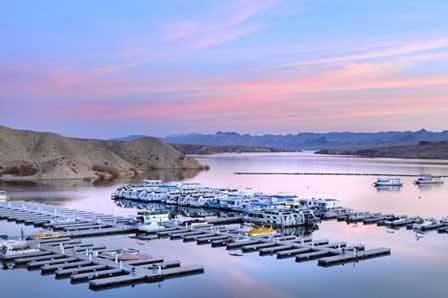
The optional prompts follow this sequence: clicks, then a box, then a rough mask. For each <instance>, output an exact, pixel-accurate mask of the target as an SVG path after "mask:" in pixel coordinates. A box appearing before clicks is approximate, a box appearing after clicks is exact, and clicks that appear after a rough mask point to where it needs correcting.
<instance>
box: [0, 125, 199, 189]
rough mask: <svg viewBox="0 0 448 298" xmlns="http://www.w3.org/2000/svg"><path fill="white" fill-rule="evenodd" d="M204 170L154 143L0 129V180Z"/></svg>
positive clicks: (152, 140) (147, 139)
mask: <svg viewBox="0 0 448 298" xmlns="http://www.w3.org/2000/svg"><path fill="white" fill-rule="evenodd" d="M200 168H203V166H202V165H201V164H200V163H199V162H198V161H196V160H195V159H192V158H190V157H187V156H185V155H184V154H183V153H180V152H178V151H177V150H176V149H174V148H173V147H172V146H170V145H168V144H165V143H163V142H161V141H160V140H159V139H156V138H151V137H144V138H140V139H136V140H132V141H127V142H126V141H104V140H93V139H77V138H67V137H64V136H61V135H58V134H54V133H47V132H35V131H27V130H16V129H11V128H7V127H4V126H0V179H3V180H19V179H22V180H24V179H33V180H34V179H35V180H38V179H90V180H93V181H96V180H109V179H113V178H116V177H119V176H121V177H123V176H137V175H139V174H141V173H144V172H147V171H150V170H160V169H200Z"/></svg>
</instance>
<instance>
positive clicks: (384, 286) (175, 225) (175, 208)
mask: <svg viewBox="0 0 448 298" xmlns="http://www.w3.org/2000/svg"><path fill="white" fill-rule="evenodd" d="M226 158H228V157H226ZM216 159H217V160H219V157H216ZM208 162H209V161H208ZM211 164H212V165H213V163H211ZM305 164H306V163H305ZM213 167H215V168H216V167H217V165H213ZM425 172H429V171H425ZM215 173H216V172H215ZM225 175H228V173H227V172H226V173H225ZM201 177H202V178H200V179H199V178H198V179H196V180H193V181H192V182H188V183H190V188H193V185H196V187H197V186H198V185H200V187H204V188H208V189H211V188H218V189H234V190H235V191H234V192H235V193H238V192H244V193H246V194H251V193H252V194H253V193H256V192H257V191H255V190H258V189H261V190H263V194H265V195H268V196H269V198H268V201H269V203H270V204H272V205H271V206H269V205H266V204H260V201H261V199H262V198H263V197H262V196H258V198H257V200H258V202H257V200H252V201H251V200H250V196H247V195H246V196H244V199H247V200H248V201H251V202H252V203H255V204H256V205H255V206H256V207H255V209H256V210H261V209H262V208H269V209H275V208H277V207H279V209H280V210H282V208H284V205H286V203H287V202H290V203H289V206H290V208H291V209H292V208H299V209H302V210H304V209H303V208H305V209H311V210H312V211H313V214H314V216H316V217H317V218H319V222H316V223H314V224H313V225H311V226H310V225H300V226H285V227H282V226H277V227H274V226H271V227H269V228H268V227H266V224H264V225H263V224H262V223H255V222H252V221H250V220H249V219H248V214H249V212H250V211H249V209H247V207H250V205H247V204H245V203H244V202H243V201H244V200H240V203H239V204H230V206H231V208H234V209H225V208H217V205H216V204H215V206H214V207H208V206H200V205H201V204H191V206H189V205H187V204H186V202H185V203H183V205H178V204H174V203H175V201H174V200H171V201H170V202H155V201H152V202H148V201H143V200H137V199H132V200H131V199H118V198H117V199H115V200H111V199H110V194H111V193H113V192H115V190H116V189H117V188H120V187H123V186H125V185H116V186H115V185H113V186H106V187H100V188H72V189H71V188H70V187H67V186H64V193H62V192H59V193H58V192H48V193H49V195H48V197H47V193H45V196H40V197H39V193H33V192H30V191H27V192H24V193H18V192H17V191H16V190H15V189H14V188H7V191H8V194H9V199H8V201H6V202H2V207H3V206H8V204H9V206H13V207H15V209H14V210H13V211H12V212H11V214H10V215H9V216H8V218H6V217H5V215H7V214H5V212H2V211H5V210H6V211H7V212H6V213H9V212H10V211H9V210H7V208H6V209H4V208H1V210H0V214H2V216H3V217H2V218H3V219H2V220H0V226H2V227H3V228H2V232H0V234H5V235H8V234H9V239H16V238H14V236H11V235H19V234H20V231H19V230H20V229H22V228H23V229H24V230H25V233H24V236H25V237H24V238H28V239H30V240H27V241H31V242H33V241H37V240H39V241H41V243H45V242H47V241H50V242H51V241H54V239H44V238H45V237H50V236H56V235H55V234H58V235H57V236H58V237H60V239H62V240H64V241H65V242H66V244H65V245H64V249H65V252H64V253H67V252H68V251H69V252H70V253H71V251H70V250H71V249H72V248H70V247H74V249H75V250H76V251H77V252H78V253H79V254H81V255H85V254H86V249H88V250H89V251H92V252H95V251H97V252H98V254H100V253H102V252H110V251H113V250H122V251H126V252H127V253H128V255H132V254H135V253H136V252H135V251H139V253H138V254H141V255H150V256H152V260H155V261H158V262H163V263H165V265H167V266H168V267H169V266H177V267H172V268H168V267H167V268H166V269H163V268H162V271H163V270H169V269H176V268H179V266H178V265H177V264H179V265H180V267H182V268H187V269H189V268H190V269H191V268H192V266H193V267H194V266H199V267H202V268H203V269H204V273H203V274H197V273H191V274H187V276H186V277H185V278H177V277H181V276H183V275H178V276H175V277H176V278H174V276H172V275H169V276H171V277H173V278H169V276H167V277H166V279H164V280H152V281H150V280H149V279H148V280H146V281H145V280H143V279H141V276H137V277H136V278H135V279H134V278H132V274H130V275H129V274H123V273H122V271H121V269H120V266H119V264H120V262H118V263H115V260H114V258H113V257H112V258H111V256H110V255H109V254H107V255H108V256H107V258H106V260H107V262H112V263H115V264H118V266H117V265H114V266H111V267H108V268H107V269H105V268H104V267H102V266H107V264H106V265H105V264H104V263H95V264H90V263H89V260H88V258H87V259H85V258H84V259H82V260H79V259H78V258H77V257H73V256H70V255H68V256H65V257H61V255H62V253H61V249H60V247H59V246H58V245H54V246H52V247H51V249H52V250H55V253H54V254H52V255H48V253H44V254H42V255H37V256H34V257H33V258H38V259H37V260H34V261H32V262H30V263H23V262H26V259H27V258H28V257H26V256H25V257H23V258H22V259H23V260H20V261H19V262H20V264H15V263H14V264H12V266H13V267H17V268H19V270H14V269H12V270H8V269H7V270H3V271H0V276H1V278H2V279H5V280H11V279H14V278H16V277H15V276H18V277H19V278H20V276H25V278H26V279H27V280H30V281H32V283H35V284H42V285H43V289H44V291H46V293H50V291H53V290H54V289H55V288H63V289H65V292H66V293H67V296H68V297H75V296H87V297H90V296H89V295H91V294H89V293H92V292H91V291H90V290H95V293H94V294H95V296H98V297H102V296H104V297H106V296H107V297H109V296H112V297H120V296H121V295H125V294H131V293H138V295H149V294H152V295H158V296H159V295H160V296H161V297H169V296H173V295H174V296H175V292H176V291H177V289H182V291H186V293H190V294H194V295H196V296H198V297H204V298H205V297H206V296H209V295H212V294H213V291H211V290H207V289H205V288H204V287H203V285H204V283H205V284H210V287H212V288H213V289H215V288H216V289H219V291H220V292H222V293H226V294H223V297H234V296H235V295H233V294H230V293H229V292H230V291H232V290H231V288H229V287H228V285H229V284H230V283H231V282H233V280H232V278H233V276H234V275H236V276H238V279H237V280H238V282H239V283H240V284H242V287H243V288H241V289H240V291H241V292H239V293H240V294H241V295H249V296H250V295H252V294H253V293H256V295H257V297H278V296H283V297H294V296H295V295H296V294H297V292H298V291H301V292H304V293H307V294H310V295H311V294H312V293H315V292H316V286H318V285H319V283H317V284H316V283H315V282H316V280H320V278H325V280H326V283H328V284H329V285H330V287H331V289H332V290H331V291H329V290H328V291H327V290H326V288H319V290H318V292H319V293H326V294H323V295H326V296H328V295H333V294H332V293H333V292H334V291H335V290H337V291H344V289H345V288H346V287H350V288H351V289H353V290H352V291H349V292H345V293H346V296H347V297H355V296H353V295H355V294H356V295H357V296H359V295H361V294H362V293H363V292H364V289H365V287H364V286H360V285H362V284H363V280H366V279H368V280H371V281H372V282H373V283H375V284H376V285H381V289H378V290H377V291H379V293H383V294H384V293H386V291H388V292H390V291H391V289H393V288H394V286H393V284H390V283H383V281H384V277H387V279H388V280H391V281H393V280H394V278H395V277H394V275H395V274H398V273H397V272H399V275H400V276H402V278H403V280H404V281H405V282H406V283H407V282H410V280H412V278H413V275H412V274H410V272H416V271H418V270H425V272H428V277H430V278H431V279H432V280H433V281H434V282H436V283H437V282H438V281H439V280H440V278H441V277H440V276H439V275H437V274H433V273H432V271H431V269H430V268H432V267H434V266H436V267H437V266H439V267H440V265H439V263H435V262H433V261H432V258H430V257H428V256H426V255H425V253H426V252H430V254H431V255H432V254H434V255H437V256H438V258H439V259H440V258H441V259H442V260H443V258H444V257H443V252H440V253H438V252H437V251H434V248H433V247H432V245H434V243H436V244H437V245H438V247H441V248H443V247H444V245H445V242H446V235H447V234H446V233H447V232H448V228H447V227H446V226H445V225H444V222H442V221H443V219H444V217H446V212H444V209H443V208H432V207H431V202H432V201H436V199H437V200H438V201H440V202H444V201H443V200H442V199H443V197H441V198H438V197H436V198H434V195H438V194H439V193H442V194H443V193H444V188H445V186H442V185H441V186H439V185H436V186H434V188H433V187H432V186H427V187H424V188H423V187H422V188H420V187H410V186H409V185H412V183H413V181H414V180H415V179H410V178H411V177H409V178H408V179H407V178H403V180H402V181H403V183H404V184H405V185H406V186H405V187H403V188H402V190H401V191H400V192H397V193H395V192H394V193H392V192H381V193H379V192H376V191H375V188H373V187H372V186H371V183H372V181H373V179H371V178H369V177H366V179H364V178H363V177H356V176H354V177H353V178H331V177H330V176H329V177H328V179H339V180H338V181H337V183H335V184H334V185H335V186H336V185H337V193H338V194H339V193H340V194H341V195H337V196H335V195H332V193H333V192H331V191H329V190H331V187H332V184H331V183H324V182H323V183H320V182H319V183H317V184H312V183H310V182H307V181H303V182H301V183H299V184H297V185H296V184H294V187H291V186H292V185H293V184H292V183H295V182H292V180H291V181H289V180H287V179H288V178H285V177H281V176H279V177H278V178H274V177H271V178H269V179H270V180H267V181H264V180H263V178H260V179H261V181H260V184H256V183H258V178H257V180H254V181H251V180H250V179H248V178H249V176H247V178H245V177H243V176H241V177H239V178H238V180H239V179H241V182H240V183H235V182H232V180H228V181H229V182H228V183H226V182H224V183H223V181H225V180H224V179H226V178H225V177H227V176H225V177H224V176H220V175H217V177H216V178H213V179H212V180H210V178H207V177H206V176H201ZM235 177H237V176H235ZM229 179H233V178H232V176H229ZM235 179H236V178H235ZM271 179H272V180H271ZM285 179H286V180H285ZM322 179H325V178H322ZM199 181H201V182H203V183H204V184H198V182H199ZM328 181H331V180H328ZM141 183H143V182H141ZM163 183H166V184H174V185H175V184H178V183H184V182H163ZM288 183H291V184H288ZM138 184H139V183H136V184H135V185H138ZM261 184H263V185H264V186H265V187H263V185H261ZM126 185H127V184H126ZM222 185H234V186H233V187H228V186H227V187H225V188H223V187H222ZM277 185H278V187H277ZM308 186H309V187H310V188H309V189H308ZM354 187H358V189H357V191H356V192H357V193H359V191H360V190H359V189H361V191H363V192H362V194H361V195H358V194H357V195H356V196H357V197H358V196H359V199H357V200H353V197H351V194H350V192H347V190H350V189H351V188H354ZM248 188H251V189H248ZM30 189H32V188H30ZM67 189H69V191H68V192H67V191H66V190H67ZM44 191H45V189H44ZM413 192H415V193H416V194H415V195H414V194H413ZM259 193H261V192H259ZM294 193H297V194H298V195H297V196H294V195H292V194H294ZM417 193H419V195H421V196H422V199H418V196H417ZM319 194H323V196H319ZM274 196H275V197H274ZM24 198H26V201H24V200H23V199H24ZM53 198H54V199H53ZM63 198H67V199H66V201H64V203H56V202H61V200H62V199H63ZM68 198H70V199H68ZM72 198H73V199H72ZM83 198H89V200H84V199H83ZM313 198H314V199H313ZM319 198H327V199H326V200H320V199H319ZM332 198H337V200H334V199H332ZM363 198H368V199H369V200H368V201H367V200H366V201H365V202H366V203H362V204H359V202H364V201H363ZM207 199H211V198H210V197H208V198H207ZM88 202H94V203H92V204H89V203H88ZM191 202H193V201H191ZM201 202H204V201H203V200H202V201H201ZM367 202H372V204H370V205H369V204H368V203H367ZM215 203H216V202H215ZM241 203H243V204H241ZM391 203H396V204H391ZM416 204H419V205H418V208H414V206H416ZM39 205H40V206H39ZM282 205H283V207H282ZM324 205H326V206H327V208H328V210H326V211H325V212H323V211H322V210H320V208H322V206H324ZM228 206H229V205H228ZM241 206H242V207H243V208H240V207H241ZM341 206H343V207H341ZM372 206H373V207H372ZM375 206H380V207H381V208H375ZM39 207H40V208H41V210H40V212H38V210H39ZM348 207H349V208H348ZM413 208H414V209H413ZM23 209H25V210H23ZM55 209H56V214H55ZM245 209H246V210H247V211H245ZM362 210H368V211H362ZM31 211H33V212H31ZM420 211H423V213H420ZM142 212H143V214H142ZM154 212H155V213H154ZM282 212H283V210H282ZM425 212H426V213H425ZM30 213H31V214H30ZM139 213H140V218H139ZM146 213H147V214H146ZM151 213H154V215H155V216H156V217H155V218H153V217H151ZM145 214H146V215H147V217H146V221H145V219H144V218H141V216H144V215H145ZM167 214H168V219H169V220H168V221H166V215H167ZM406 214H409V215H406ZM412 214H419V216H413V215H412ZM266 215H267V214H266ZM403 219H405V220H406V221H407V220H409V219H410V221H409V222H408V223H407V225H402V223H403ZM16 220H17V221H19V222H17V221H16ZM386 221H390V222H392V221H397V224H398V225H396V226H392V225H385V223H386ZM410 222H413V223H412V224H411V223H410ZM145 226H146V227H145ZM160 226H163V227H162V228H161V227H160ZM257 226H258V227H257ZM263 226H265V227H264V229H265V230H263V229H262V230H261V232H264V233H265V235H260V236H258V237H250V236H248V234H247V233H248V232H249V231H250V230H256V229H257V228H261V227H263ZM124 227H125V228H130V229H131V230H127V231H126V229H123V228H124ZM108 229H111V230H110V233H109V234H108V233H104V234H103V232H102V231H103V230H104V231H105V232H107V231H108ZM158 229H159V230H158ZM271 229H272V230H275V232H272V231H271ZM119 230H122V231H123V232H122V233H119ZM81 232H84V234H81ZM68 233H72V235H69V234H68ZM76 233H77V235H79V237H76V236H75V234H76ZM90 233H93V234H90ZM89 234H90V236H89ZM95 234H97V235H95ZM33 236H34V237H37V239H34V240H33V238H32V237H33ZM6 237H8V236H6ZM8 241H10V240H8ZM302 241H303V243H302ZM55 244H56V243H55ZM42 245H43V244H41V246H42ZM328 245H331V247H327V246H328ZM131 248H132V250H131ZM31 249H36V247H31ZM341 250H342V254H340V251H341ZM409 250H411V251H418V252H419V254H418V255H414V254H413V253H409ZM336 252H337V253H338V254H336V255H334V254H333V253H336ZM365 252H367V253H365ZM49 256H50V257H51V259H48V257H49ZM92 257H93V258H94V257H95V255H93V256H92ZM139 258H140V257H139ZM161 259H163V261H162V260H161ZM146 261H147V260H126V261H125V260H123V264H125V263H126V264H128V263H130V262H135V263H136V265H137V264H143V265H142V266H150V265H151V264H148V265H144V264H145V263H146ZM47 262H48V264H47ZM69 263H70V264H69ZM442 263H443V262H440V264H442ZM61 264H63V265H64V266H66V267H64V268H59V267H61V266H59V267H58V266H57V265H61ZM195 264H199V265H195ZM10 265H11V264H10ZM45 265H48V266H45ZM43 266H45V270H44V271H45V273H44V275H45V276H49V277H50V279H48V278H47V277H45V276H44V277H42V276H41V275H40V274H37V273H38V272H40V273H42V272H43V271H42V269H43V268H44V267H43ZM73 266H75V267H73ZM77 266H80V267H83V268H84V267H87V268H86V269H82V270H93V271H87V272H78V271H76V273H74V272H72V270H74V269H76V268H77ZM92 266H100V267H92ZM21 268H30V269H29V270H31V271H28V270H23V269H21ZM32 268H35V269H32ZM411 268H412V269H411ZM422 268H425V269H422ZM59 269H62V270H66V271H62V270H61V272H60V273H59V274H58V278H60V279H61V280H60V281H54V280H53V279H54V278H56V271H57V270H59ZM95 270H96V271H95ZM152 270H155V269H154V268H150V270H149V271H150V272H151V271H152ZM35 271H36V272H35ZM80 271H81V270H80ZM64 272H65V273H64ZM165 272H166V273H169V271H165ZM245 272H250V276H251V277H252V278H254V280H256V284H250V283H249V280H247V279H245V278H246V277H243V278H240V277H239V276H241V274H244V273H245ZM408 272H409V273H408ZM67 274H70V275H69V276H68V277H67ZM95 277H96V278H95ZM108 278H114V279H115V280H116V283H113V284H112V285H106V286H103V284H102V283H100V281H101V280H102V279H105V280H106V281H107V279H108ZM121 279H124V280H125V281H123V282H122V281H120V280H121ZM94 280H95V282H97V285H98V287H97V288H94V286H92V288H91V287H90V282H91V281H94ZM297 280H299V281H300V286H299V285H298V284H299V283H297ZM349 280H350V282H348V281H349ZM67 281H68V282H67ZM147 282H148V283H147ZM235 282H236V280H235ZM135 283H137V284H140V285H138V286H136V287H133V286H134V285H135ZM248 283H249V284H248ZM269 283H272V284H273V286H274V287H275V289H277V288H278V289H282V290H283V291H286V293H287V294H285V295H283V294H278V293H275V294H274V293H273V292H272V291H270V290H269V289H266V288H265V287H263V290H262V291H261V290H260V291H257V290H256V288H258V287H260V285H261V284H269ZM296 283H297V286H295V285H296ZM71 284H74V285H77V284H80V285H79V286H72V285H71ZM354 284H356V285H357V286H355V285H354ZM13 285H14V282H10V283H9V284H8V285H5V287H6V289H7V291H13V290H15V291H17V292H18V293H20V292H24V291H23V290H22V289H21V288H20V286H18V285H16V286H15V287H13ZM189 285H192V286H191V287H190V286H189ZM193 285H194V286H193ZM89 289H90V290H89ZM102 289H108V290H107V291H98V290H102ZM112 289H113V290H112ZM287 289H291V290H287ZM428 290H429V291H433V292H432V293H436V289H435V288H428V287H427V288H425V291H428ZM402 291H404V292H405V293H407V296H409V297H415V298H418V296H419V295H420V294H421V293H422V291H419V290H417V291H412V292H411V291H406V290H402ZM442 292H443V290H442ZM442 292H440V293H442ZM102 293H104V294H102ZM201 293H203V295H202V294H201ZM42 295H43V294H42ZM204 295H205V296H204ZM238 296H239V295H238ZM383 296H384V297H388V296H387V294H384V295H383ZM432 296H434V297H439V296H438V295H437V294H434V295H432Z"/></svg>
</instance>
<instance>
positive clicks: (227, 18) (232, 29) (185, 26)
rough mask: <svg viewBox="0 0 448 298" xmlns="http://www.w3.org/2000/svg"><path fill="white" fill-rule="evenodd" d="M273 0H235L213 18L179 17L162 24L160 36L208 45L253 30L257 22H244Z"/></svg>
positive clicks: (274, 0)
mask: <svg viewBox="0 0 448 298" xmlns="http://www.w3.org/2000/svg"><path fill="white" fill-rule="evenodd" d="M277 2H278V1H277V0H258V1H255V0H239V1H234V2H233V3H231V4H230V5H229V6H230V7H231V9H230V10H226V9H222V12H220V13H219V14H218V15H214V16H213V18H208V19H203V20H197V21H196V20H195V21H193V20H181V21H176V22H174V23H171V24H168V25H166V26H164V27H163V28H162V31H161V33H162V39H164V40H165V41H168V42H171V43H177V44H178V45H181V46H183V47H191V48H208V47H213V46H217V45H220V44H223V43H227V42H230V41H233V40H235V39H238V38H240V37H243V36H246V35H249V34H251V33H254V32H257V31H259V30H261V29H262V28H263V26H262V25H260V24H246V22H248V20H249V19H250V18H252V17H253V16H255V15H256V14H258V13H260V12H262V11H265V10H268V9H269V8H271V7H273V6H274V5H275V4H276V3H277Z"/></svg>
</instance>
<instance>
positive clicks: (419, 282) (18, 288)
mask: <svg viewBox="0 0 448 298" xmlns="http://www.w3.org/2000/svg"><path fill="white" fill-rule="evenodd" d="M197 158H198V159H199V160H200V161H201V162H202V163H205V164H208V165H209V166H210V170H209V171H206V172H201V173H200V174H199V175H197V176H195V177H193V178H190V179H188V181H196V182H201V183H202V184H204V185H210V186H222V187H228V186H230V187H237V188H241V189H244V188H251V189H253V190H257V191H263V192H267V193H278V192H287V193H296V194H297V195H299V196H300V197H331V198H336V199H338V200H339V201H340V205H342V206H344V207H350V208H353V209H356V210H360V211H371V212H374V211H378V212H384V213H394V214H406V215H419V216H424V217H442V216H448V183H447V184H444V185H439V186H433V187H418V186H416V185H414V184H413V180H414V179H415V178H410V177H409V178H403V183H404V185H403V187H402V188H401V189H399V190H397V189H391V190H383V191H378V190H376V189H375V188H374V187H373V186H372V183H373V182H374V180H375V177H370V176H299V175H297V176H296V175H266V176H262V175H235V174H234V172H329V173H330V172H362V173H372V172H373V173H396V174H416V175H422V174H428V173H429V174H434V175H448V163H446V162H441V161H423V160H394V159H362V158H356V157H342V156H318V155H313V154H311V153H307V152H305V153H269V154H268V153H266V154H222V155H211V156H200V157H197ZM116 187H117V185H107V186H95V187H93V186H88V185H86V184H85V183H84V182H81V181H57V182H48V183H47V184H45V185H41V186H28V187H26V186H18V185H17V186H14V185H12V186H11V185H10V186H5V185H2V186H1V188H2V189H5V190H7V191H8V192H9V194H10V195H11V196H12V198H13V199H20V200H33V201H40V202H45V203H49V204H57V205H63V206H66V207H70V208H79V209H85V210H91V211H99V212H105V213H110V214H115V215H133V214H135V212H136V211H135V209H133V208H121V207H119V206H117V205H116V204H115V203H114V202H112V201H111V200H110V194H111V193H112V191H113V190H114V189H115V188H116ZM19 229H20V226H19V225H17V224H13V223H6V222H0V234H9V235H18V234H19ZM25 231H26V233H31V232H33V231H35V229H34V228H31V227H29V226H26V227H25ZM312 236H313V238H315V239H328V240H333V241H347V242H348V243H350V244H365V245H366V246H367V248H369V247H370V248H376V247H388V248H391V249H392V254H391V256H387V257H383V258H378V259H371V260H367V261H363V262H360V263H353V264H346V265H344V266H336V267H330V268H322V267H318V266H317V262H316V261H311V262H306V263H295V262H294V259H285V260H277V259H276V258H275V257H272V256H266V257H260V256H259V255H258V254H246V255H244V256H242V257H235V256H230V255H229V254H228V253H227V252H226V250H225V249H224V248H210V247H209V246H198V245H196V244H194V243H183V242H179V241H170V240H156V241H152V242H149V243H146V244H144V245H142V243H140V242H137V241H136V240H133V239H129V238H128V237H126V236H114V237H104V238H97V239H95V240H93V241H95V242H97V243H104V244H110V245H112V246H113V245H114V244H115V245H116V246H118V245H120V246H127V247H136V248H138V249H140V250H141V251H144V252H146V253H148V254H151V255H154V256H166V258H167V259H174V260H176V259H177V260H180V261H181V262H182V263H183V264H185V265H188V264H201V265H203V266H204V267H205V273H204V274H202V275H195V276H189V277H185V278H178V279H172V280H166V281H163V282H161V283H156V284H141V285H137V286H135V287H124V288H118V289H113V290H109V291H105V292H93V291H90V290H88V286H87V285H86V284H81V285H70V283H69V281H67V280H55V279H54V277H53V276H41V275H40V273H39V272H29V271H27V270H25V269H17V270H9V271H6V270H0V282H1V287H2V292H3V293H6V294H8V296H9V297H31V296H32V297H59V296H60V294H61V293H62V292H63V293H64V296H65V297H122V296H125V295H126V296H127V295H129V296H134V295H135V297H143V296H155V297H211V296H214V297H307V296H316V297H378V298H380V297H381V298H383V297H396V296H398V297H447V296H448V287H447V286H446V277H447V269H446V268H447V265H448V256H447V254H446V251H447V249H448V235H446V234H438V233H437V232H430V233H427V234H425V235H424V237H423V238H420V237H416V235H415V233H414V232H412V231H409V230H406V229H401V230H398V231H395V230H388V229H386V228H384V227H377V226H375V225H369V226H364V225H362V224H359V225H347V224H346V223H345V222H344V223H342V222H336V221H327V222H323V223H321V224H320V225H319V229H318V230H316V231H314V232H313V233H312ZM23 285H26V286H23Z"/></svg>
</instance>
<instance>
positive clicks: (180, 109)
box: [0, 0, 448, 138]
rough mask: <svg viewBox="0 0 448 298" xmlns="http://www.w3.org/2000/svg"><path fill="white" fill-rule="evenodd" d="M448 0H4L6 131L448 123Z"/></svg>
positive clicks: (0, 79) (1, 48)
mask: <svg viewBox="0 0 448 298" xmlns="http://www.w3.org/2000/svg"><path fill="white" fill-rule="evenodd" d="M447 15H448V1H446V0H425V1H421V0H393V1H390V0H309V1H308V0H227V1H214V0H209V1H195V0H173V1H170V0H166V1H156V0H154V1H147V0H133V1H119V0H112V1H111V0H108V1H105V0H104V1H103V0H95V1H87V0H76V1H63V0H59V1H55V0H54V1H46V0H39V1H24V0H15V1H4V2H2V4H1V9H0V111H1V115H2V116H1V118H0V125H5V126H9V127H14V128H21V129H33V130H40V131H53V132H58V133H61V134H64V135H67V136H79V137H99V138H111V137H119V136H126V135H129V134H147V135H153V136H166V135H171V134H182V133H190V132H200V133H214V132H216V131H237V132H241V133H252V134H263V133H297V132H305V131H314V132H326V131H384V130H418V129H421V128H425V129H428V130H435V131H439V130H445V129H448V116H447V115H448V18H447Z"/></svg>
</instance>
